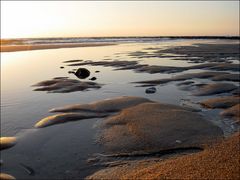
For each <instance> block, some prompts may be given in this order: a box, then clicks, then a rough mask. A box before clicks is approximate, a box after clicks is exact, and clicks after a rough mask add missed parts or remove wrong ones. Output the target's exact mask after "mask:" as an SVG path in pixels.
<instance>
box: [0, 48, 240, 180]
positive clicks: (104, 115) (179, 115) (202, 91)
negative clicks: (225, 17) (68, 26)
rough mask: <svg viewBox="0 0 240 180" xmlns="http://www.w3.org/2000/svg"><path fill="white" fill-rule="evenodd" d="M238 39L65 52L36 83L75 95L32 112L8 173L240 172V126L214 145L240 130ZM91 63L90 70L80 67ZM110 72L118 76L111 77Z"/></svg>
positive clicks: (57, 94) (54, 93) (56, 94)
mask: <svg viewBox="0 0 240 180" xmlns="http://www.w3.org/2000/svg"><path fill="white" fill-rule="evenodd" d="M74 45H76V44H74ZM101 45H102V43H101ZM106 45H110V44H106ZM50 46H51V45H50ZM50 48H62V47H54V46H53V47H50ZM99 48H100V47H99ZM238 48H239V45H237V44H234V43H233V44H230V45H229V44H214V45H210V44H197V46H196V45H194V46H192V45H189V46H175V48H172V47H165V49H162V48H158V47H155V48H154V47H148V48H146V47H145V48H143V49H140V50H138V51H133V52H129V51H127V52H125V55H124V54H122V56H123V58H119V59H117V57H119V56H120V57H121V55H119V54H117V56H116V55H115V56H112V57H111V58H108V60H104V59H103V58H102V59H103V60H101V59H99V58H98V57H96V59H95V60H89V59H88V58H82V57H77V58H76V59H62V60H61V61H60V60H59V61H58V62H60V63H59V64H58V66H57V65H54V66H56V68H55V71H56V69H58V71H56V72H58V74H57V73H56V72H54V71H53V73H52V74H51V75H53V76H52V77H51V76H50V77H49V76H47V77H46V79H47V80H46V79H41V81H39V79H38V80H36V81H35V79H34V81H35V83H32V82H31V83H32V84H34V85H33V86H31V85H32V84H28V85H29V88H30V90H31V91H33V92H32V93H38V95H39V96H40V98H41V97H44V96H46V98H48V97H49V100H50V101H49V102H51V100H52V99H54V98H62V97H63V96H64V97H66V98H65V101H67V102H68V103H67V102H65V101H62V99H60V100H59V101H58V103H53V105H51V106H50V105H49V106H47V107H46V108H45V105H47V104H43V105H44V108H43V109H44V110H42V111H45V113H42V115H41V118H36V117H35V116H34V117H31V123H30V124H31V125H32V127H28V128H30V130H31V133H29V135H30V136H28V134H27V133H26V135H25V136H23V138H22V137H21V138H18V139H20V141H19V142H18V143H17V145H16V146H13V145H15V144H11V142H10V144H7V147H9V148H10V147H12V148H10V149H7V150H6V151H5V150H4V155H5V158H4V160H5V159H6V164H5V162H4V163H3V170H4V171H3V172H6V173H9V174H11V175H13V176H15V177H17V178H18V177H21V178H26V177H28V178H29V177H31V178H33V179H38V178H46V177H51V178H53V177H55V178H56V177H57V178H59V177H64V178H70V177H71V178H79V177H80V178H85V177H86V176H89V175H90V174H91V173H93V175H92V176H89V178H90V179H91V178H93V179H100V178H103V179H109V178H110V179H111V178H116V177H119V178H122V179H124V178H125V179H129V178H130V179H132V178H133V179H139V178H146V179H151V178H153V179H154V178H179V177H180V178H189V179H195V178H199V177H201V176H202V177H206V178H238V176H237V175H236V174H237V173H239V171H238V170H239V169H238V170H237V169H236V167H239V161H238V162H236V159H237V158H239V156H238V153H237V152H236V151H237V149H239V144H238V142H237V140H236V139H237V138H239V134H237V135H233V137H228V139H226V141H224V142H223V143H219V144H218V145H215V143H216V141H217V142H219V141H221V140H222V139H225V137H226V136H228V135H229V134H230V135H232V134H233V132H236V131H238V130H239V129H238V127H239V126H238V125H237V124H235V122H238V121H239V115H240V113H239V103H238V102H239V95H237V93H238V91H239V64H237V63H233V62H232V61H239V59H238V57H239V51H237V49H238ZM30 50H33V49H30ZM78 50H79V49H78ZM117 53H119V52H117ZM55 54H56V53H55ZM55 54H54V55H55ZM78 58H81V59H80V60H79V59H78ZM105 58H106V57H105ZM125 58H131V59H130V60H128V59H127V60H125ZM151 58H157V59H154V60H155V61H156V62H161V60H162V59H164V58H170V59H168V61H174V62H175V63H176V62H177V61H178V60H179V61H186V62H188V66H174V65H171V66H170V65H162V64H161V63H159V64H157V63H156V64H150V63H148V61H147V60H152V59H151ZM142 59H145V60H143V61H142ZM190 63H196V64H194V65H192V64H190ZM59 67H60V68H59ZM72 68H74V69H72ZM83 68H85V69H86V70H87V72H88V74H87V76H86V77H88V78H90V79H87V78H86V79H81V76H76V72H78V70H79V69H83ZM43 70H44V69H43ZM60 71H61V73H59V72H60ZM44 72H45V71H44ZM69 72H71V73H69ZM106 72H108V73H109V72H110V73H109V74H104V73H106ZM41 73H42V72H41ZM96 73H97V74H96ZM117 73H119V76H118V77H114V74H117ZM124 75H126V76H124ZM56 76H57V77H56ZM110 76H112V79H111V81H104V80H103V79H104V78H107V77H110ZM135 76H138V77H141V78H135ZM145 76H146V77H147V78H143V77H145ZM93 77H95V79H94V80H95V82H92V81H90V80H91V79H92V78H93ZM103 77H104V78H103ZM49 78H50V79H49ZM51 78H52V79H51ZM78 78H80V79H81V80H79V79H78ZM121 80H122V81H121ZM37 82H38V83H37ZM145 86H150V88H149V87H147V88H146V87H145ZM36 87H37V88H36ZM166 87H167V88H166ZM128 88H129V89H128ZM164 88H166V89H164ZM150 90H151V93H147V92H149V91H150ZM153 90H154V91H153ZM41 91H44V92H41ZM45 92H48V93H45ZM104 92H106V93H104ZM123 92H124V93H123ZM109 93H112V94H111V95H109ZM80 94H81V95H82V96H79V95H80ZM106 94H107V96H106ZM92 95H94V96H93V97H91V96H92ZM170 96H173V97H174V98H175V99H173V100H172V101H171V103H169V102H168V101H167V100H166V99H170ZM68 98H72V100H68ZM84 98H85V100H83V99H84ZM88 98H89V99H88ZM105 98H108V99H105ZM183 98H186V99H185V100H184V99H183ZM187 98H189V99H187ZM86 99H88V100H86ZM96 99H98V101H96ZM73 102H75V103H73ZM35 106H37V103H36V104H35ZM37 108H38V106H37ZM38 110H39V111H40V110H41V109H38ZM48 110H49V112H50V113H55V114H49V113H48ZM28 113H29V112H28ZM211 116H214V117H215V119H214V118H211ZM226 122H227V123H226ZM224 123H226V124H224ZM34 124H35V125H34ZM84 124H87V126H85V127H86V128H83V129H81V128H82V127H81V125H84ZM235 125H236V127H235ZM91 126H94V127H95V129H91ZM229 129H230V130H229ZM228 130H229V131H228ZM23 131H24V130H23ZM69 131H70V132H69ZM85 132H88V133H85ZM23 134H24V133H23ZM16 136H17V135H16ZM17 137H18V136H17ZM43 137H44V138H43ZM93 137H94V138H93ZM80 141H81V142H80ZM22 144H24V145H25V146H24V147H23V146H22ZM42 144H43V145H44V146H43V147H42ZM93 144H94V145H93ZM62 151H63V152H62ZM26 152H27V155H26ZM73 152H74V155H73V154H72V153H73ZM11 153H13V154H14V155H13V154H11ZM24 154H25V155H24ZM28 155H29V156H28ZM75 155H76V156H77V157H78V158H79V159H80V161H76V159H75ZM183 155H185V156H183ZM38 156H39V157H38ZM62 157H63V158H64V160H63V161H64V162H63V161H62V160H61V158H62ZM29 158H31V161H29ZM59 158H60V159H59ZM14 159H16V160H14ZM32 159H33V160H32ZM66 159H67V161H66ZM15 161H16V162H18V163H15ZM36 162H37V163H36ZM16 164H18V167H19V165H20V167H21V168H22V169H24V170H23V171H25V174H24V173H23V172H22V171H20V170H18V167H16ZM22 164H23V165H22ZM29 164H30V165H31V166H30V165H29ZM43 164H47V165H46V168H44V167H41V165H43ZM55 166H58V168H54V167H55ZM9 167H10V168H9ZM158 169H161V170H162V171H161V172H162V174H160V173H159V172H160V171H159V170H158ZM209 169H214V170H212V171H211V172H210V171H208V170H209ZM32 170H33V171H32ZM35 171H36V173H31V172H35ZM94 172H95V173H94Z"/></svg>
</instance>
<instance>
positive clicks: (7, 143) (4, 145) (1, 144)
mask: <svg viewBox="0 0 240 180" xmlns="http://www.w3.org/2000/svg"><path fill="white" fill-rule="evenodd" d="M16 143H17V138H15V137H0V150H3V149H8V148H11V147H12V146H14V145H15V144H16Z"/></svg>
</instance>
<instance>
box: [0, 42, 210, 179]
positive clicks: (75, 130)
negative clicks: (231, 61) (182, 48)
mask: <svg viewBox="0 0 240 180" xmlns="http://www.w3.org/2000/svg"><path fill="white" fill-rule="evenodd" d="M200 42H201V43H206V42H207V41H206V40H187V41H186V40H185V41H183V40H169V41H166V42H155V43H154V42H153V43H128V44H119V45H114V46H101V47H86V48H69V49H67V48H63V49H50V50H35V51H25V52H11V53H1V136H14V135H16V136H21V140H20V142H19V143H18V144H17V145H16V147H14V148H13V149H10V150H9V151H6V152H3V157H4V160H5V161H6V163H5V165H4V166H3V170H4V169H5V170H7V172H12V174H13V175H15V176H16V177H17V178H18V177H20V178H29V175H28V174H26V173H25V172H24V171H22V170H21V168H19V163H23V164H26V165H30V166H32V167H33V168H34V169H35V170H36V176H35V177H34V178H36V179H37V178H40V177H55V178H56V177H72V176H73V177H74V176H75V177H84V176H85V175H87V174H88V173H89V172H90V171H89V170H87V169H88V168H89V167H88V166H89V165H87V164H86V162H85V161H86V159H87V158H88V157H89V156H90V154H91V153H94V152H99V151H101V147H98V146H97V145H96V144H95V143H94V134H95V133H96V130H95V129H93V128H92V127H93V124H94V123H96V121H97V119H92V120H86V121H81V122H80V121H79V122H73V123H67V124H64V125H57V126H54V127H49V128H46V129H41V130H31V129H32V128H33V126H34V124H35V123H36V122H37V121H38V120H40V119H42V118H44V117H46V116H48V115H50V113H48V110H49V109H51V108H54V107H61V106H65V105H67V104H74V103H89V102H92V101H97V100H102V99H105V98H111V97H116V96H122V95H127V96H142V97H146V98H149V99H151V100H153V101H159V102H167V103H173V104H181V100H182V99H186V98H189V97H191V95H190V93H189V92H187V91H181V90H179V89H178V88H176V86H175V83H169V84H167V85H162V86H161V85H160V86H157V87H156V89H157V91H156V93H155V94H145V89H146V88H144V87H135V86H136V84H133V83H130V82H134V81H142V80H150V79H156V78H159V79H160V78H169V77H172V76H174V75H176V73H173V74H161V73H158V74H148V73H135V72H133V71H132V70H119V71H115V70H113V68H111V67H102V66H89V65H85V66H82V67H84V68H87V69H88V70H89V71H90V72H91V77H93V76H94V77H97V80H96V81H95V82H97V83H100V84H103V86H102V87H101V88H100V89H97V90H89V91H77V92H72V93H63V94H62V93H60V94H59V93H56V94H55V93H46V92H36V91H32V90H33V87H31V85H33V84H36V83H37V82H40V81H43V80H48V79H52V78H54V77H70V78H72V79H77V77H76V76H75V75H74V74H69V73H68V71H72V70H73V69H74V68H76V67H70V66H66V64H63V63H62V62H63V61H66V60H74V59H81V60H92V61H101V60H104V59H106V58H107V59H110V60H129V61H131V60H138V61H139V63H140V64H149V65H162V66H176V67H177V66H191V65H192V64H191V63H188V62H187V61H182V60H170V58H141V59H137V58H134V57H131V56H129V55H128V53H129V52H136V51H142V50H144V49H146V48H153V47H158V48H164V47H166V46H170V45H179V44H181V45H190V44H192V43H200ZM61 66H64V68H60V67H61ZM96 71H100V72H99V73H96ZM199 71H202V70H190V71H189V72H199ZM200 99H201V97H194V100H195V101H198V100H200ZM30 142H31V143H30ZM76 160H77V161H76ZM56 166H57V168H55V167H56ZM67 168H69V169H67ZM79 169H82V170H81V171H80V172H79ZM84 169H85V170H84ZM57 174H58V175H57ZM80 174H81V175H80ZM31 178H33V177H31Z"/></svg>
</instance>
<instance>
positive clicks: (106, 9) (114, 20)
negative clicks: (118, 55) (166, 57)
mask: <svg viewBox="0 0 240 180" xmlns="http://www.w3.org/2000/svg"><path fill="white" fill-rule="evenodd" d="M165 35H166V36H168V35H170V36H171V35H173V36H174V35H176V36H177V35H179V36H181V35H189V36H191V35H237V36H238V35H239V2H238V1H234V2H233V1H232V2H231V1H230V2H227V1H226V2H224V1H218V2H217V1H214V2H206V1H203V2H184V1H182V2H173V1H171V2H164V1H159V2H158V1H152V2H151V1H148V2H144V1H141V2H134V1H126V2H111V1H109V2H104V1H102V2H101V1H99V2H96V1H95V2H94V1H93V2H91V1H90V2H84V1H71V2H70V1H69V2H67V1H58V2H56V1H55V2H54V1H42V2H41V1H36V2H31V1H1V38H24V37H84V36H165Z"/></svg>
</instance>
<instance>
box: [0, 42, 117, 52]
mask: <svg viewBox="0 0 240 180" xmlns="http://www.w3.org/2000/svg"><path fill="white" fill-rule="evenodd" d="M111 45H116V43H78V44H76V43H75V44H39V45H1V51H0V52H15V51H30V50H41V49H58V48H74V47H95V46H111Z"/></svg>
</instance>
